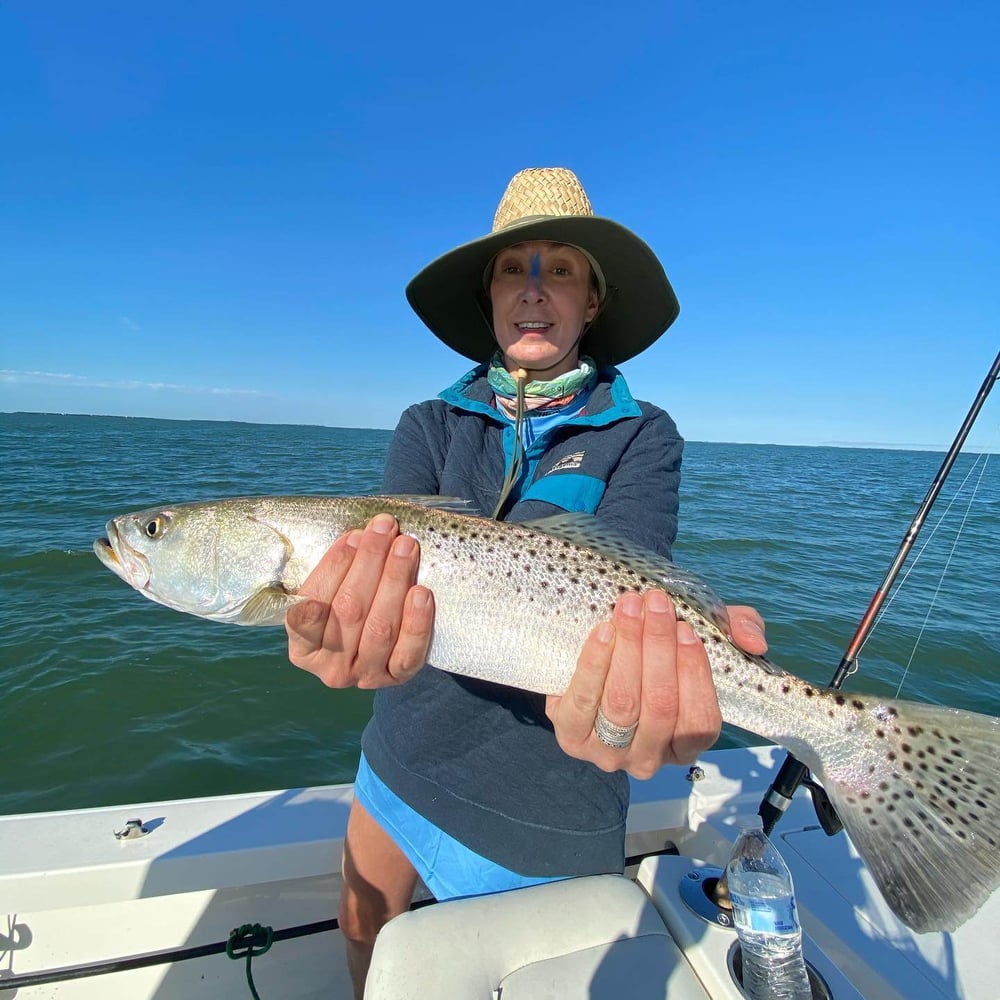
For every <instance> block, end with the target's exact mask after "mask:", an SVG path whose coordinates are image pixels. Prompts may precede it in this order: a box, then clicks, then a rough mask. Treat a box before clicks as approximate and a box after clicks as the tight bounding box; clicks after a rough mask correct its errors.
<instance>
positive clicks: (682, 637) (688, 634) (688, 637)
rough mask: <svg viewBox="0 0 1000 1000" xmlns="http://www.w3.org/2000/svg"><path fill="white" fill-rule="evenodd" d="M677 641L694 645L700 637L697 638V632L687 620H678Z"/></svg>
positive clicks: (699, 640) (686, 644)
mask: <svg viewBox="0 0 1000 1000" xmlns="http://www.w3.org/2000/svg"><path fill="white" fill-rule="evenodd" d="M677 641H678V642H682V643H684V645H685V646H694V645H696V644H697V643H699V642H701V639H699V638H698V634H697V633H696V632H695V630H694V629H693V628H691V626H690V625H688V623H687V622H678V623H677Z"/></svg>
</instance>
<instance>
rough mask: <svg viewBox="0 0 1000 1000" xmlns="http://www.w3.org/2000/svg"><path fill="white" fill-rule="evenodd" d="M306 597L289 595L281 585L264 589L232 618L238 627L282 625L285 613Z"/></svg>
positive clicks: (276, 584)
mask: <svg viewBox="0 0 1000 1000" xmlns="http://www.w3.org/2000/svg"><path fill="white" fill-rule="evenodd" d="M304 600H305V598H304V597H300V596H299V595H298V594H291V593H289V592H288V591H287V590H286V589H285V588H284V587H283V586H282V585H281V584H280V583H272V584H271V585H270V586H269V587H262V588H261V589H260V590H258V591H257V593H255V594H254V595H253V596H252V597H251V598H250V599H249V600H248V601H247V602H246V604H244V605H243V607H242V608H240V610H239V614H238V615H236V616H235V617H234V618H232V621H234V622H235V623H236V624H237V625H281V624H282V622H284V620H285V612H286V611H288V609H289V608H290V607H292V605H294V604H298V603H299V601H304Z"/></svg>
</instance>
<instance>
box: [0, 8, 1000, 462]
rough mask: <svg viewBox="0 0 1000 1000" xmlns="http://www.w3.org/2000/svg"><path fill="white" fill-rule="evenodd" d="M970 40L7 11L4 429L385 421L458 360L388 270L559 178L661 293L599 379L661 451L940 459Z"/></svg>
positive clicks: (977, 144)
mask: <svg viewBox="0 0 1000 1000" xmlns="http://www.w3.org/2000/svg"><path fill="white" fill-rule="evenodd" d="M998 29H1000V8H998V7H997V5H996V4H995V3H986V2H982V3H980V2H964V3H961V4H947V5H946V4H940V3H924V2H912V0H911V2H907V3H848V4H838V5H833V6H831V5H828V4H813V3H801V2H796V3H792V2H772V3H766V2H760V3H747V2H746V0H741V2H722V0H720V2H708V0H684V2H678V0H656V2H650V3H634V4H613V3H600V4H597V3H587V2H580V3H576V4H570V5H565V4H561V5H542V4H528V3H522V4H516V5H489V4H487V5H481V4H467V3H463V4H453V3H437V4H410V3H407V4H394V3H391V2H390V3H383V4H335V3H329V2H322V3H320V2H309V0H301V2H292V3H289V2H287V0H286V2H284V3H280V4H279V3H275V2H253V0H244V2H240V3H229V2H226V3H222V2H212V0H203V2H199V3H192V2H175V3H171V4H160V5H147V4H136V3H134V2H128V3H126V2H115V3H112V2H101V0H98V2H96V3H94V4H80V3H78V2H76V0H73V2H59V0H49V2H45V0H41V2H40V0H13V2H8V3H6V4H4V6H3V8H0V150H2V153H0V369H2V374H0V409H2V410H7V411H9V410H46V411H57V412H89V413H115V414H133V415H146V416H161V417H182V418H188V417H198V418H219V419H238V420H252V421H264V422H299V423H317V424H328V425H337V426H365V427H372V426H375V427H391V426H393V425H394V424H395V421H396V419H397V417H398V415H399V412H400V411H401V410H402V409H403V408H404V407H405V406H406V405H407V404H408V403H410V402H413V401H416V400H418V399H424V398H427V397H429V396H432V395H434V394H435V393H436V392H438V391H439V390H440V389H441V388H443V386H444V385H446V384H447V383H449V382H451V381H452V380H453V379H454V378H455V377H457V376H458V375H459V374H460V373H461V372H462V371H464V370H465V368H466V367H467V365H466V363H465V362H464V360H463V359H462V358H460V357H459V356H458V355H455V354H453V353H451V352H450V351H449V350H448V349H447V348H445V347H444V346H443V345H440V344H439V343H438V342H437V341H436V340H435V339H434V337H433V336H432V335H431V334H430V333H429V332H428V331H427V330H426V329H425V328H424V327H423V326H422V325H421V324H420V322H419V321H418V320H417V319H416V317H415V316H413V314H412V313H411V312H410V311H409V308H408V306H407V304H406V301H405V298H404V295H403V288H404V286H405V284H406V282H407V281H408V279H409V278H410V277H411V276H412V275H413V274H414V273H415V272H416V271H417V270H418V269H419V268H420V267H421V266H423V265H424V264H425V263H426V262H428V261H429V260H430V259H432V258H433V257H435V256H437V255H438V254H439V253H441V252H443V251H445V250H447V249H450V248H451V247H453V246H455V245H457V244H459V243H462V242H465V241H467V240H469V239H472V238H474V237H476V236H479V235H482V234H484V233H485V232H486V231H487V230H488V229H489V227H490V224H491V221H492V216H493V211H494V209H495V207H496V203H497V201H498V200H499V197H500V195H501V193H502V191H503V189H504V187H505V186H506V183H507V181H508V179H509V178H510V176H511V175H512V174H513V173H515V172H516V171H517V170H519V169H521V168H522V167H525V166H543V165H565V166H569V167H571V168H572V169H573V170H575V171H576V173H577V174H578V175H579V176H580V178H581V179H582V181H583V183H584V185H585V187H586V188H587V190H588V193H589V194H590V197H591V200H592V201H593V202H594V205H595V208H596V210H597V212H598V213H599V214H602V215H607V216H610V217H612V218H615V219H617V220H618V221H620V222H622V223H624V224H625V225H627V226H629V227H630V228H632V229H634V230H635V231H636V232H637V233H639V234H640V235H641V236H642V237H643V238H644V239H645V240H646V241H647V242H648V243H650V245H651V246H652V247H653V248H654V250H655V251H656V252H657V254H658V255H659V256H660V258H661V260H662V261H663V263H664V266H665V267H666V270H667V273H668V274H669V275H670V277H671V280H672V282H673V284H674V287H675V288H676V290H677V292H678V295H679V298H680V300H681V307H682V309H681V316H680V319H679V320H678V321H677V323H676V324H675V325H674V326H673V327H672V328H671V330H670V331H669V332H668V334H667V335H666V336H665V337H664V338H663V339H662V340H661V341H660V342H659V343H658V344H656V345H655V346H654V347H653V348H651V349H650V350H649V351H647V352H646V353H645V354H644V355H642V356H641V357H640V358H639V359H637V360H634V361H632V362H629V363H628V364H627V365H626V366H625V372H626V374H627V376H628V377H629V380H630V382H631V383H632V386H633V389H634V391H635V392H636V394H637V395H639V396H641V397H642V398H646V399H650V400H652V401H654V402H656V403H658V404H660V405H662V406H664V407H665V408H666V409H668V410H669V411H670V412H671V413H672V415H673V416H674V417H675V419H676V420H677V422H678V424H679V426H680V428H681V431H682V433H683V434H684V435H685V436H686V437H688V438H690V439H692V440H709V441H754V442H777V443H789V444H821V443H830V442H836V443H874V444H894V445H917V446H939V447H943V446H946V445H947V444H948V443H949V442H950V440H951V437H952V435H953V434H954V432H955V430H956V429H957V427H958V425H959V423H960V422H961V419H962V418H963V417H964V415H965V413H966V411H967V409H968V407H969V405H970V403H971V401H972V398H973V396H974V394H975V391H976V389H977V388H978V387H979V385H980V384H981V382H982V380H983V378H984V376H985V374H986V371H987V369H988V367H989V365H990V362H991V361H992V360H993V358H994V357H995V355H996V353H997V350H998V348H1000V324H998V322H997V316H998V314H1000V266H998V265H1000V247H998V239H997V237H998V234H1000V225H998V223H1000V193H998V183H997V178H998V177H1000V156H998V152H1000V70H998V62H997V59H996V40H997V38H998V36H1000V30H998ZM996 395H997V396H1000V392H998V393H997V394H996ZM998 415H1000V403H998V401H997V400H996V399H995V398H994V399H991V401H990V403H989V404H988V405H987V408H986V411H985V412H984V415H983V418H982V419H981V421H980V423H979V425H977V427H976V429H975V431H974V432H973V436H972V438H971V439H970V444H971V445H973V446H975V447H980V448H989V449H991V450H1000V434H998V423H1000V416H998Z"/></svg>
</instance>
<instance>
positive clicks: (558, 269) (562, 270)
mask: <svg viewBox="0 0 1000 1000" xmlns="http://www.w3.org/2000/svg"><path fill="white" fill-rule="evenodd" d="M552 273H553V274H557V275H559V277H560V278H565V277H566V275H568V274H569V268H568V267H563V266H562V265H561V264H557V265H556V266H555V267H554V268H552Z"/></svg>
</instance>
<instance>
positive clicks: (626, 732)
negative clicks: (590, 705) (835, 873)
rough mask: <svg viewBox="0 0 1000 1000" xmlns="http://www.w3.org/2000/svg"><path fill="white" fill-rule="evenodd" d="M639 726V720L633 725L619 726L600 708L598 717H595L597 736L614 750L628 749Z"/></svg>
mask: <svg viewBox="0 0 1000 1000" xmlns="http://www.w3.org/2000/svg"><path fill="white" fill-rule="evenodd" d="M638 728H639V723H638V722H633V723H632V725H631V726H619V725H616V724H615V723H614V722H612V721H611V720H610V719H609V718H608V717H607V716H606V715H605V714H604V713H603V712H602V711H601V709H600V708H598V709H597V718H596V719H594V732H595V733H596V735H597V738H598V739H599V740H600V741H601V742H602V743H603V744H604V745H605V746H608V747H611V749H612V750H626V749H628V747H629V746H630V745H631V743H632V740H633V739H634V738H635V731H636V729H638Z"/></svg>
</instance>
